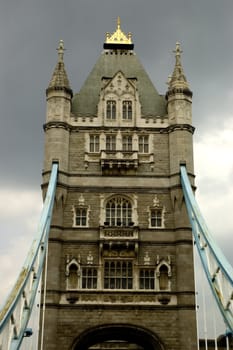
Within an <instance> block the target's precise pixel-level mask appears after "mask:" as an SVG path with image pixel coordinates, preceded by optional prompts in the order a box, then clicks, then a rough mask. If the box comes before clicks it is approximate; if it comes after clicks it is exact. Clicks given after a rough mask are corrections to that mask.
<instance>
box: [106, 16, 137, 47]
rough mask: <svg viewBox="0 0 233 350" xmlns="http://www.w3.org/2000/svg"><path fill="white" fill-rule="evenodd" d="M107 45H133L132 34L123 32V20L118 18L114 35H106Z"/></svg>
mask: <svg viewBox="0 0 233 350" xmlns="http://www.w3.org/2000/svg"><path fill="white" fill-rule="evenodd" d="M105 43H106V44H132V34H131V33H128V34H127V35H126V34H125V33H124V32H123V31H122V30H121V20H120V17H119V16H118V17H117V28H116V31H115V32H114V33H112V34H110V33H106V40H105Z"/></svg>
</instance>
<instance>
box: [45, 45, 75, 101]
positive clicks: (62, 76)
mask: <svg viewBox="0 0 233 350" xmlns="http://www.w3.org/2000/svg"><path fill="white" fill-rule="evenodd" d="M64 51H65V49H64V42H63V40H60V41H59V46H58V48H57V52H58V62H57V64H56V67H55V69H54V72H53V75H52V78H51V80H50V83H49V86H48V89H47V90H46V92H47V93H48V91H50V90H52V89H55V90H65V91H66V92H68V93H70V94H71V96H72V95H73V93H72V90H71V87H70V83H69V79H68V77H67V73H66V70H65V64H64V61H63V57H64Z"/></svg>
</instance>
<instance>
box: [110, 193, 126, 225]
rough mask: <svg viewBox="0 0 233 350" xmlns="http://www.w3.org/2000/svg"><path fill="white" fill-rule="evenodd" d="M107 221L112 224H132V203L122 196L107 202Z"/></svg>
mask: <svg viewBox="0 0 233 350" xmlns="http://www.w3.org/2000/svg"><path fill="white" fill-rule="evenodd" d="M106 222H107V223H108V225H110V226H130V225H131V223H132V206H131V203H130V202H129V201H128V200H127V199H125V198H122V197H116V198H113V199H111V200H110V201H108V202H107V204H106Z"/></svg>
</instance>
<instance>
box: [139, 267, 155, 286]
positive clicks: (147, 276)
mask: <svg viewBox="0 0 233 350" xmlns="http://www.w3.org/2000/svg"><path fill="white" fill-rule="evenodd" d="M139 288H140V289H154V288H155V272H154V270H151V269H141V270H140V274H139Z"/></svg>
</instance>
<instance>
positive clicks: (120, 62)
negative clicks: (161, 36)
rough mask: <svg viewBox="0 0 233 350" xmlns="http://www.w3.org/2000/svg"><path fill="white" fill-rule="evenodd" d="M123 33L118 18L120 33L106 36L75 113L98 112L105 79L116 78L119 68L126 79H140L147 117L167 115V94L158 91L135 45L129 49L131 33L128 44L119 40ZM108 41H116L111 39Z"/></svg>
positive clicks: (75, 104) (74, 106)
mask: <svg viewBox="0 0 233 350" xmlns="http://www.w3.org/2000/svg"><path fill="white" fill-rule="evenodd" d="M122 35H123V34H122V32H121V29H120V21H119V19H118V27H117V30H116V32H115V33H113V34H112V36H108V39H106V42H105V44H104V48H105V50H104V51H103V52H102V54H101V56H100V57H99V59H98V61H97V62H96V64H95V66H94V68H93V69H92V71H91V73H90V74H89V76H88V77H87V79H86V81H85V83H84V85H83V86H82V88H81V90H80V92H79V93H78V94H76V95H75V96H74V98H73V100H72V112H73V113H74V114H75V115H79V116H88V115H92V116H94V115H96V114H97V105H98V103H99V96H100V92H101V88H102V78H104V77H107V78H113V77H114V76H115V74H116V73H117V72H119V71H121V72H122V73H123V74H124V76H125V77H126V79H136V80H137V89H138V93H139V99H140V103H141V108H142V115H143V116H149V115H153V116H164V115H166V114H167V108H166V101H165V98H164V96H161V95H159V94H158V92H157V90H156V88H155V87H154V85H153V84H152V82H151V80H150V78H149V76H148V74H147V73H146V71H145V69H144V68H143V66H142V64H141V63H140V61H139V59H138V58H137V56H136V54H135V53H134V52H133V51H132V48H131V49H130V48H129V47H130V45H132V43H131V35H130V37H129V36H128V38H127V40H129V43H128V44H126V43H124V44H121V43H119V41H120V42H121V38H124V36H122ZM124 35H125V34H124ZM115 38H116V40H115ZM107 40H108V41H113V42H107ZM123 40H126V39H122V41H123ZM130 43H131V44H130ZM106 45H110V46H106Z"/></svg>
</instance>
